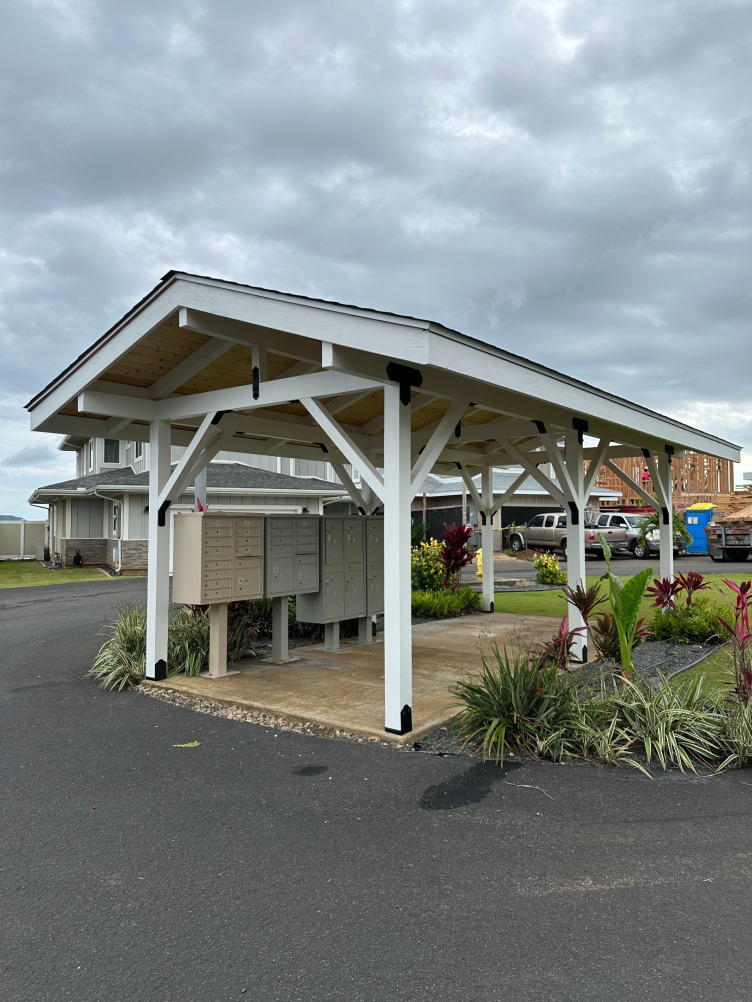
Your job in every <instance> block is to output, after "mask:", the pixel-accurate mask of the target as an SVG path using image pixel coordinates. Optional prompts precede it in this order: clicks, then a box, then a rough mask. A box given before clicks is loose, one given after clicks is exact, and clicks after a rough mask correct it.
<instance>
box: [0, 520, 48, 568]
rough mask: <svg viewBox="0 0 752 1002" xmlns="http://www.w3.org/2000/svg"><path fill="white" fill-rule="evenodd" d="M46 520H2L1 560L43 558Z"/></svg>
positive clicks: (0, 530) (0, 529) (0, 531)
mask: <svg viewBox="0 0 752 1002" xmlns="http://www.w3.org/2000/svg"><path fill="white" fill-rule="evenodd" d="M46 527H47V523H46V522H27V521H26V520H22V521H19V522H0V560H23V559H31V560H42V559H43V557H44V537H45V529H46Z"/></svg>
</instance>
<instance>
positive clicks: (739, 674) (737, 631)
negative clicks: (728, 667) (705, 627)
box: [717, 578, 752, 706]
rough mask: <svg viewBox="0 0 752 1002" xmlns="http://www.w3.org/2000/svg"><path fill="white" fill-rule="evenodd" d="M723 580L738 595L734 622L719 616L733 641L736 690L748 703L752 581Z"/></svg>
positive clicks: (751, 687)
mask: <svg viewBox="0 0 752 1002" xmlns="http://www.w3.org/2000/svg"><path fill="white" fill-rule="evenodd" d="M723 582H724V584H725V585H727V586H728V587H729V588H730V589H731V590H732V591H733V592H734V594H735V595H736V604H735V606H734V619H733V622H728V620H726V619H724V618H723V616H718V617H717V618H718V622H719V623H720V624H721V626H722V627H723V629H724V630H725V631H726V635H727V636H728V638H729V641H730V642H731V650H732V654H733V659H734V692H735V693H736V694H737V696H738V697H739V699H740V700H741V701H742V703H744V705H745V706H746V704H747V703H748V702H749V700H750V697H751V696H752V664H750V661H751V660H752V632H750V628H749V603H750V599H752V595H751V594H750V588H752V581H742V583H741V584H740V585H738V584H736V582H735V581H731V580H730V579H729V578H724V579H723Z"/></svg>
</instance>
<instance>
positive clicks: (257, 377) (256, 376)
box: [251, 365, 261, 400]
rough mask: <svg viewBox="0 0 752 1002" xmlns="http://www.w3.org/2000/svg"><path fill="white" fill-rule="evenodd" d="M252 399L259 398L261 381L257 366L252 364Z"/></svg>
mask: <svg viewBox="0 0 752 1002" xmlns="http://www.w3.org/2000/svg"><path fill="white" fill-rule="evenodd" d="M251 371H252V372H253V399H254V400H258V398H259V385H260V383H261V373H260V372H259V367H258V366H257V365H254V367H253V369H252V370H251Z"/></svg>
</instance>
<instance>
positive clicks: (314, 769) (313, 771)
mask: <svg viewBox="0 0 752 1002" xmlns="http://www.w3.org/2000/svg"><path fill="white" fill-rule="evenodd" d="M328 768H329V766H327V765H304V766H303V767H302V768H301V769H293V772H294V774H295V775H296V776H320V775H321V773H322V772H326V771H327V769H328Z"/></svg>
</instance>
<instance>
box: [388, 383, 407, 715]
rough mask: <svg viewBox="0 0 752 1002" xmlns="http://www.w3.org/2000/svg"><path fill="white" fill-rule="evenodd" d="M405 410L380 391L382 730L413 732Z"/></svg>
mask: <svg viewBox="0 0 752 1002" xmlns="http://www.w3.org/2000/svg"><path fill="white" fill-rule="evenodd" d="M410 413H411V412H410V404H409V398H408V402H407V403H402V402H401V400H400V387H399V386H398V385H395V384H389V385H387V386H385V387H384V496H383V500H384V581H386V582H388V586H387V587H386V588H385V594H384V715H385V730H387V731H389V732H390V733H392V734H407V733H408V732H409V731H411V730H412V729H413V717H412V704H413V646H412V644H413V638H412V614H411V595H410V502H411V500H412V499H411V497H410V494H411V484H410V480H411V468H410V458H411V457H410Z"/></svg>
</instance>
